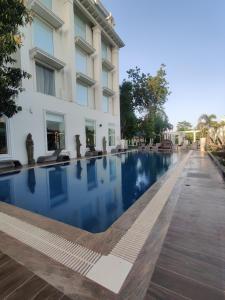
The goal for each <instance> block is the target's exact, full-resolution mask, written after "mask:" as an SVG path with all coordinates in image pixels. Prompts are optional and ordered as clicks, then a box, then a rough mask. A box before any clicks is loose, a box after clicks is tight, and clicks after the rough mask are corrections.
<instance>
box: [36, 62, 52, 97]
mask: <svg viewBox="0 0 225 300" xmlns="http://www.w3.org/2000/svg"><path fill="white" fill-rule="evenodd" d="M36 82H37V91H38V92H40V93H43V94H47V95H52V96H55V73H54V71H53V70H51V69H48V68H46V67H44V66H42V65H39V64H36Z"/></svg>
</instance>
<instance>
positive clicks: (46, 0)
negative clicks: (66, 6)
mask: <svg viewBox="0 0 225 300" xmlns="http://www.w3.org/2000/svg"><path fill="white" fill-rule="evenodd" d="M41 3H43V4H44V5H45V6H46V7H47V8H49V9H52V0H41Z"/></svg>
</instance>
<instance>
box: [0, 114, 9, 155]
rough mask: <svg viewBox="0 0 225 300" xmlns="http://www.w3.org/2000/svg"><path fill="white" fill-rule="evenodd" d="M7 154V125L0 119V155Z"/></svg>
mask: <svg viewBox="0 0 225 300" xmlns="http://www.w3.org/2000/svg"><path fill="white" fill-rule="evenodd" d="M1 154H8V146H7V125H6V121H5V119H4V118H0V155H1Z"/></svg>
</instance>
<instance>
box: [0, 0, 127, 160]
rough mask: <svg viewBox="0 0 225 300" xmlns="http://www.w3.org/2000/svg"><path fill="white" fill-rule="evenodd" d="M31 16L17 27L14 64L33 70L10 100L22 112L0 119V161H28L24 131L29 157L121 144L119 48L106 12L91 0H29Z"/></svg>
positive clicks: (29, 70)
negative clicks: (19, 43)
mask: <svg viewBox="0 0 225 300" xmlns="http://www.w3.org/2000/svg"><path fill="white" fill-rule="evenodd" d="M28 5H29V7H31V9H32V12H33V22H32V24H31V25H29V26H27V27H26V28H23V33H24V41H23V46H22V48H21V49H20V51H19V52H18V53H17V60H18V65H19V66H20V67H21V68H22V69H23V70H25V71H27V72H28V73H30V74H31V75H32V78H31V79H29V80H28V79H26V80H23V82H22V85H23V87H24V88H25V92H23V93H22V94H20V96H19V98H18V99H17V102H18V105H20V106H22V112H19V113H18V114H16V115H15V116H14V117H13V118H11V119H9V120H7V119H5V118H1V119H0V159H10V158H13V159H18V160H20V161H21V162H22V163H24V164H25V163H27V154H26V147H25V141H26V137H27V134H28V133H31V134H32V136H33V141H34V157H35V159H37V157H39V156H41V155H46V154H51V153H52V151H53V150H55V149H56V148H59V147H61V148H64V149H65V150H67V151H68V152H69V154H70V156H71V158H73V157H76V150H75V149H76V147H75V135H76V134H79V135H80V141H81V144H82V147H81V152H82V155H84V153H85V151H86V149H87V146H88V145H89V144H93V143H94V144H95V146H96V149H102V138H103V136H105V137H106V140H107V150H108V151H110V150H111V148H114V147H115V146H116V145H117V144H119V143H120V105H119V48H121V47H123V46H124V44H123V42H122V40H121V39H120V37H119V36H118V35H117V33H116V32H115V30H114V21H113V18H112V16H111V14H110V13H109V12H108V11H107V10H106V9H105V8H104V7H103V6H102V4H101V3H100V1H97V0H74V1H73V0H33V1H28Z"/></svg>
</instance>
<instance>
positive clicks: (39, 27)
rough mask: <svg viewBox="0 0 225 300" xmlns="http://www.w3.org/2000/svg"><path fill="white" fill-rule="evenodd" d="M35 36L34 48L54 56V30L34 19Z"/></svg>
mask: <svg viewBox="0 0 225 300" xmlns="http://www.w3.org/2000/svg"><path fill="white" fill-rule="evenodd" d="M33 34H34V38H33V42H34V46H35V47H38V48H40V49H42V50H44V51H45V52H47V53H49V54H51V55H53V29H52V28H51V27H49V26H48V25H46V24H45V23H44V22H42V21H41V20H39V19H37V18H34V21H33Z"/></svg>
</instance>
